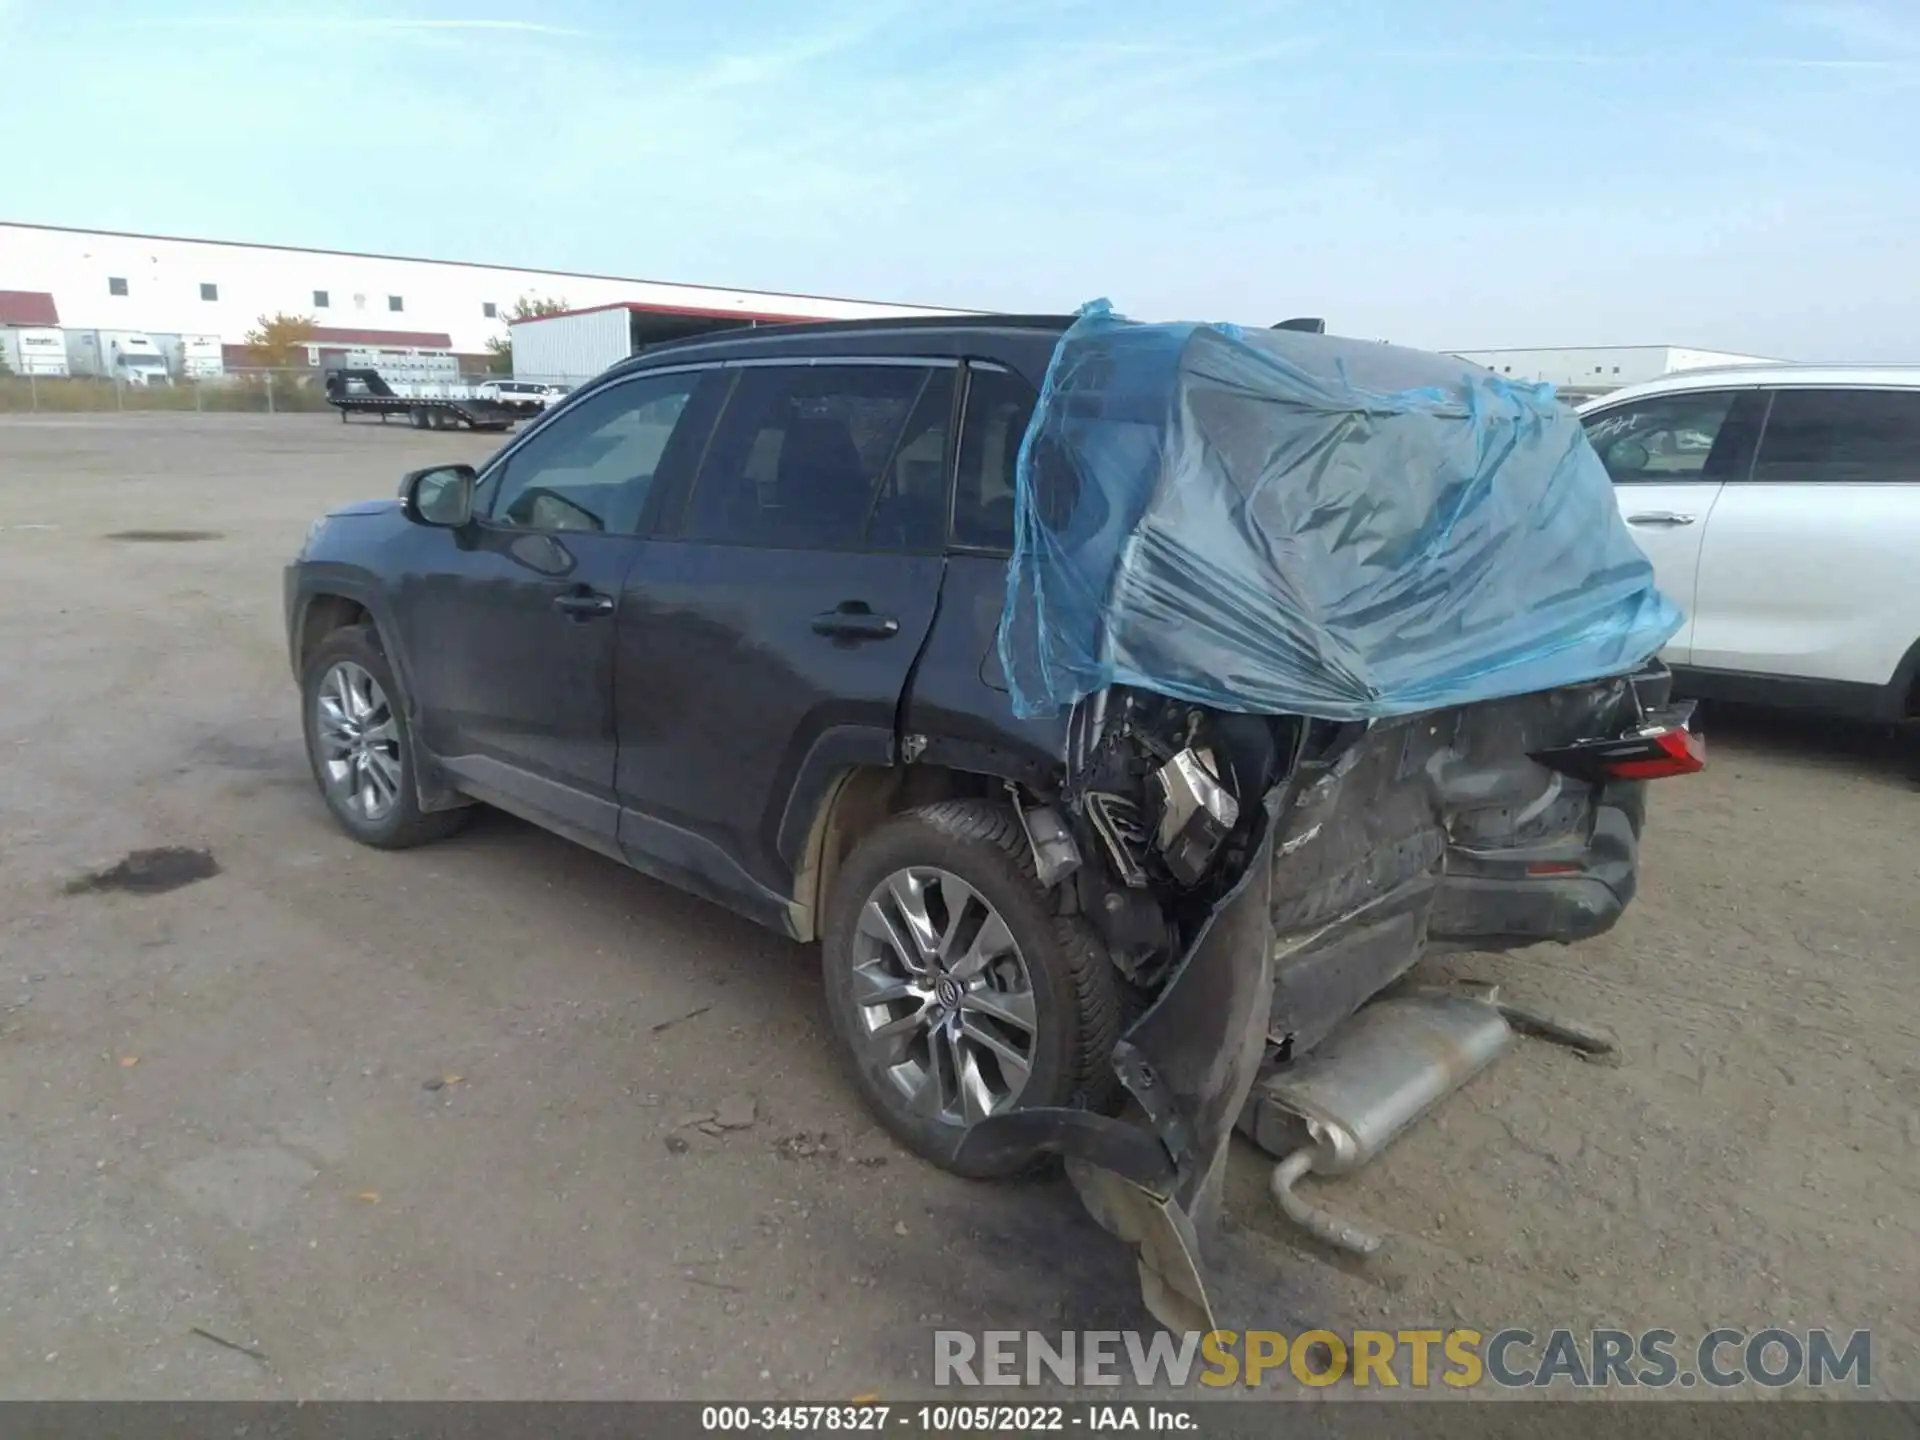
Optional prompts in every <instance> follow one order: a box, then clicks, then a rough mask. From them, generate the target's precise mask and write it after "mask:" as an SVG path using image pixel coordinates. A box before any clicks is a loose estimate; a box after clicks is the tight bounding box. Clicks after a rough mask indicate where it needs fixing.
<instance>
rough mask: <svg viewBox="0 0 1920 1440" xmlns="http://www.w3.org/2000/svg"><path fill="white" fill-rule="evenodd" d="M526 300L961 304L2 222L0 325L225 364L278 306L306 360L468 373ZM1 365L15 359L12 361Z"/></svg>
mask: <svg viewBox="0 0 1920 1440" xmlns="http://www.w3.org/2000/svg"><path fill="white" fill-rule="evenodd" d="M522 298H533V299H539V300H548V301H558V302H560V303H561V304H563V305H566V306H568V307H570V308H574V309H591V308H594V307H600V306H609V305H624V306H628V307H630V308H631V312H632V313H639V312H644V313H647V314H650V315H653V316H656V317H659V322H658V323H660V324H662V325H666V326H668V327H669V328H670V327H671V326H672V325H673V324H674V323H676V322H675V317H685V319H686V321H687V322H690V323H692V324H694V325H695V326H696V327H698V326H701V325H713V324H718V323H731V322H732V317H738V318H739V319H740V320H762V321H764V320H789V321H790V320H864V319H875V318H881V317H885V316H892V315H929V314H942V313H961V312H945V311H942V310H940V309H938V308H935V307H929V306H921V305H894V304H884V303H880V302H875V301H865V300H847V299H839V298H835V297H829V296H821V295H790V294H780V293H773V292H761V291H750V290H735V289H726V288H720V287H714V286H702V285H680V284H670V283H665V282H661V281H654V280H639V279H631V278H626V277H622V276H616V275H581V274H572V273H568V272H564V271H552V270H529V269H522V268H519V267H515V266H508V265H478V264H469V263H467V262H464V261H453V260H422V259H414V258H409V257H405V256H397V255H368V254H356V253H351V252H346V251H337V250H310V249H303V248H300V247H296V246H286V245H248V244H241V243H237V242H232V241H225V240H193V239H182V238H177V237H170V236H160V235H139V234H126V233H120V232H115V231H102V230H75V229H69V228H66V227H63V226H56V225H22V224H14V223H7V222H0V330H24V329H33V330H36V331H40V332H45V331H48V330H52V329H61V330H68V331H73V330H78V331H81V332H91V333H95V334H98V335H103V336H108V337H118V336H128V337H138V338H139V339H141V340H150V341H152V342H153V344H154V345H155V346H156V347H157V348H159V349H160V350H162V351H163V352H166V353H169V354H179V353H187V352H188V351H190V350H192V349H193V347H190V346H188V345H186V343H185V342H186V341H187V340H194V341H198V342H200V347H201V348H202V349H203V348H204V345H205V343H206V342H207V341H208V340H209V339H211V340H213V341H214V342H216V343H217V344H218V345H219V346H220V347H222V353H223V358H224V362H225V364H226V365H227V366H229V367H232V366H237V365H245V364H247V363H249V360H248V357H247V354H246V352H245V349H244V342H245V340H246V336H247V332H248V331H250V330H253V329H255V328H256V327H257V326H258V324H259V322H260V318H261V317H262V316H264V315H273V314H288V315H299V316H304V317H306V318H308V319H310V320H311V321H312V322H313V325H314V327H315V328H314V332H313V341H314V343H313V344H312V345H310V346H308V347H307V357H306V358H307V363H308V364H310V365H315V366H318V365H320V364H322V363H324V361H325V359H326V358H327V356H328V354H329V353H330V352H332V351H336V350H339V351H344V350H346V349H349V348H358V349H367V348H375V349H388V350H400V351H408V350H410V351H422V350H425V351H438V352H445V353H452V354H455V355H459V356H461V357H463V359H464V360H465V361H466V362H467V363H468V364H469V366H470V368H474V369H478V368H480V367H481V366H482V365H483V364H484V363H485V362H486V361H487V360H488V359H489V358H490V355H489V352H488V342H489V341H497V340H504V339H505V338H506V337H507V322H506V317H507V315H508V314H509V313H510V312H511V311H512V309H513V306H514V303H515V302H516V301H517V300H520V299H522ZM683 333H684V332H683ZM20 339H21V337H20V336H18V335H15V336H14V337H13V343H10V344H8V345H7V347H6V349H5V350H4V352H0V353H4V354H5V355H6V356H8V357H12V356H14V355H15V354H16V353H18V352H21V351H22V349H23V347H22V345H21V344H20V343H19V342H20ZM109 343H111V341H109ZM24 348H25V349H29V350H35V351H37V352H40V353H43V354H45V355H47V356H49V357H50V356H51V355H52V353H53V352H54V350H55V349H56V348H59V349H63V350H64V349H68V348H71V347H69V346H65V345H64V344H63V345H62V346H60V347H55V346H53V345H51V344H50V343H48V342H47V341H46V338H45V336H44V333H43V334H42V336H41V337H40V339H39V340H38V341H36V343H35V345H33V346H27V347H24ZM8 363H9V368H17V367H14V366H13V364H12V360H11V358H9V362H8ZM46 363H48V364H49V365H50V364H51V363H52V362H51V360H50V359H49V360H48V361H47V362H46ZM38 373H66V372H65V370H59V371H57V372H55V371H51V370H48V371H41V372H38ZM175 373H176V374H177V373H180V372H179V371H178V370H177V369H176V372H175ZM590 373H591V372H590ZM581 378H584V377H581Z"/></svg>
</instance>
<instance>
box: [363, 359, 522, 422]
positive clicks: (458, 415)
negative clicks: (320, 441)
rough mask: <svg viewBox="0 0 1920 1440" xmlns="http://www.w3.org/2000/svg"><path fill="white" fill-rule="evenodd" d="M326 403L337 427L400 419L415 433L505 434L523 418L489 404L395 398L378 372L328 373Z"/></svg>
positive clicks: (426, 397)
mask: <svg viewBox="0 0 1920 1440" xmlns="http://www.w3.org/2000/svg"><path fill="white" fill-rule="evenodd" d="M327 403H328V404H329V405H331V406H333V408H334V409H336V410H338V411H339V412H340V423H341V424H343V425H344V424H346V422H347V421H348V419H349V418H351V417H352V416H355V415H366V416H378V417H379V420H380V423H381V424H383V425H384V424H386V422H387V421H388V420H390V419H392V418H393V417H394V416H396V415H397V416H402V417H404V418H405V419H406V420H407V421H408V422H410V423H411V424H412V426H413V428H414V429H416V430H459V429H462V428H464V429H468V430H505V429H507V428H508V427H509V426H511V425H512V424H513V422H514V421H515V420H519V419H523V418H525V416H524V415H523V413H522V412H521V411H519V410H516V409H513V408H512V407H510V406H506V405H501V404H498V403H497V402H495V401H492V400H456V399H448V398H445V397H441V396H432V395H398V394H395V393H394V389H393V387H392V386H391V385H389V384H388V383H387V382H386V380H385V379H384V378H383V377H382V376H381V374H380V372H379V371H378V370H330V371H328V372H327Z"/></svg>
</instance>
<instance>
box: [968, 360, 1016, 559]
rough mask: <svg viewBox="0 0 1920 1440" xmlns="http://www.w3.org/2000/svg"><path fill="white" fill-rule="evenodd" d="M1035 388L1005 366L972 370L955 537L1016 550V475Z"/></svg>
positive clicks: (974, 544)
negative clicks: (1014, 538)
mask: <svg viewBox="0 0 1920 1440" xmlns="http://www.w3.org/2000/svg"><path fill="white" fill-rule="evenodd" d="M1033 406H1034V393H1033V388H1032V387H1031V386H1030V385H1028V384H1027V382H1026V381H1024V380H1022V379H1020V377H1019V376H1017V375H1009V374H1008V373H1007V372H1006V371H1004V370H985V369H974V370H972V371H971V372H969V379H968V382H967V414H966V419H965V421H964V423H963V424H962V425H961V428H960V460H959V473H958V475H957V477H956V479H955V481H954V490H953V539H954V543H955V544H957V545H966V546H969V547H973V548H976V549H981V550H995V551H1009V552H1010V551H1011V550H1012V549H1013V477H1014V468H1015V466H1016V465H1017V464H1018V462H1019V459H1020V441H1021V440H1022V438H1024V437H1025V435H1026V433H1027V423H1028V422H1029V421H1030V420H1032V419H1033Z"/></svg>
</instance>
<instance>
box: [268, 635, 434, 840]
mask: <svg viewBox="0 0 1920 1440" xmlns="http://www.w3.org/2000/svg"><path fill="white" fill-rule="evenodd" d="M342 661H349V662H351V663H352V664H355V665H358V666H359V667H360V668H361V669H363V670H365V671H366V672H367V673H368V674H370V675H371V676H373V678H374V679H375V680H376V681H378V682H379V685H380V688H381V689H382V690H383V691H385V692H386V695H387V697H388V700H389V701H390V704H391V710H392V715H393V725H394V730H395V732H396V734H397V736H398V748H399V764H400V780H399V786H398V790H399V794H398V798H397V800H396V801H395V803H394V804H393V805H392V807H391V808H390V809H388V810H387V812H386V813H385V814H384V815H382V816H380V817H379V818H378V819H374V820H370V819H368V818H367V817H366V816H364V815H361V814H358V813H356V812H355V811H354V810H353V809H352V808H351V807H350V806H349V805H347V804H346V803H345V801H344V799H343V798H342V797H341V795H340V794H339V793H337V791H336V790H335V788H334V787H332V786H330V785H329V784H328V782H327V777H326V774H325V772H324V769H323V767H322V760H321V754H320V744H319V733H318V732H319V698H320V687H321V684H322V682H324V681H325V679H326V677H327V675H328V674H329V672H331V671H332V670H333V668H334V667H335V666H336V665H338V664H339V663H341V662H342ZM406 710H407V706H406V696H405V694H404V692H403V691H402V690H401V688H400V683H399V681H398V680H397V679H396V678H395V676H394V673H393V666H392V665H391V664H389V663H388V660H387V656H386V652H385V651H383V650H382V649H381V648H380V639H379V636H378V634H377V633H376V632H375V631H374V629H373V627H372V626H370V625H350V626H346V627H344V628H342V629H339V630H335V631H333V632H332V633H331V634H329V635H328V636H327V637H326V638H325V639H323V640H322V641H321V642H320V643H319V644H318V645H315V646H314V647H313V649H312V650H311V651H310V652H309V653H308V655H307V657H306V661H305V663H304V664H302V666H301V669H300V721H301V731H302V733H303V734H304V735H305V737H306V742H307V764H308V766H309V767H310V768H311V769H312V771H313V782H314V784H315V785H316V786H318V787H319V790H320V797H321V799H323V800H325V801H326V804H327V809H329V810H330V811H332V812H333V818H334V819H335V820H337V821H339V822H340V827H341V828H342V829H343V830H345V831H346V832H347V833H348V834H349V835H351V836H352V837H353V838H354V839H356V840H358V841H359V842H360V843H361V844H362V845H371V846H373V847H374V848H376V849H379V850H406V849H410V848H411V847H413V846H415V845H425V844H429V843H430V842H432V841H435V840H441V839H444V838H446V837H447V836H449V835H451V834H453V833H454V831H456V830H458V829H459V828H460V827H461V826H462V825H464V824H466V822H467V817H468V814H469V811H468V808H467V807H465V806H461V807H459V808H457V809H452V810H431V811H423V810H422V809H421V808H420V794H419V787H418V785H417V783H416V771H415V768H414V765H415V762H414V754H413V731H412V728H411V727H410V726H409V725H408V723H407V714H406Z"/></svg>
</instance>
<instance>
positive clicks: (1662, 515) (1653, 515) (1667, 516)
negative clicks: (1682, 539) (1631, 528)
mask: <svg viewBox="0 0 1920 1440" xmlns="http://www.w3.org/2000/svg"><path fill="white" fill-rule="evenodd" d="M1693 518H1694V517H1693V516H1691V515H1676V514H1675V513H1674V512H1673V511H1671V510H1643V511H1641V512H1640V513H1639V514H1638V515H1629V516H1627V524H1629V525H1691V524H1692V523H1693Z"/></svg>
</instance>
